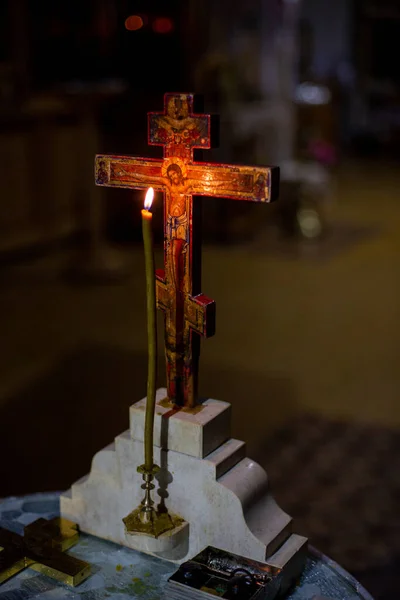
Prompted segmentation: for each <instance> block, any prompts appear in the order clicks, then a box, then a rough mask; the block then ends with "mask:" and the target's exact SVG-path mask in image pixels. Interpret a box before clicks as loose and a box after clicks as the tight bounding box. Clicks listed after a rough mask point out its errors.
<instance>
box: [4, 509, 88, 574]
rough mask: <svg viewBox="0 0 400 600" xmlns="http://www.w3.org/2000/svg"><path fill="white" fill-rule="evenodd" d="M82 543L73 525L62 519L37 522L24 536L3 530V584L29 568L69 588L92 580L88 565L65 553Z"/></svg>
mask: <svg viewBox="0 0 400 600" xmlns="http://www.w3.org/2000/svg"><path fill="white" fill-rule="evenodd" d="M78 541H79V534H78V530H77V527H76V525H75V524H74V523H71V522H70V521H68V520H66V519H62V518H60V517H55V518H54V519H51V520H50V521H46V520H45V519H38V520H37V521H34V522H33V523H31V524H30V525H27V526H26V527H25V529H24V536H21V535H18V534H17V533H14V532H13V531H9V530H8V529H3V528H2V527H1V528H0V550H1V551H0V583H3V582H5V581H7V580H8V579H9V578H10V577H12V576H13V575H16V574H17V573H19V572H20V571H22V570H23V569H26V568H27V567H30V568H31V569H34V570H35V571H38V572H39V573H43V574H44V575H48V576H49V577H52V578H53V579H56V580H57V581H60V582H63V583H67V584H68V585H73V586H75V585H78V584H79V583H82V581H84V580H85V579H86V578H87V577H89V575H90V572H91V569H90V565H89V563H87V562H85V561H83V560H79V559H78V558H75V557H73V556H68V555H67V554H64V552H65V551H66V550H68V549H69V548H71V546H74V545H75V544H76V543H77V542H78Z"/></svg>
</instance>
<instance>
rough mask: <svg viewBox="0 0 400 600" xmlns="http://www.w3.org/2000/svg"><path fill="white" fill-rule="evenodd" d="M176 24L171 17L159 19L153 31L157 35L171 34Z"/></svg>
mask: <svg viewBox="0 0 400 600" xmlns="http://www.w3.org/2000/svg"><path fill="white" fill-rule="evenodd" d="M173 29H174V22H173V20H172V19H170V18H169V17H157V19H155V21H154V22H153V31H155V32H156V33H171V31H172V30H173Z"/></svg>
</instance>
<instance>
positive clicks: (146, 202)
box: [144, 187, 154, 210]
mask: <svg viewBox="0 0 400 600" xmlns="http://www.w3.org/2000/svg"><path fill="white" fill-rule="evenodd" d="M153 198H154V190H153V188H152V187H151V188H149V189H148V190H147V193H146V198H145V199H144V207H145V209H146V210H149V209H150V208H151V205H152V204H153Z"/></svg>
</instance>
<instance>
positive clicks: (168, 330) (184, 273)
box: [96, 94, 279, 408]
mask: <svg viewBox="0 0 400 600" xmlns="http://www.w3.org/2000/svg"><path fill="white" fill-rule="evenodd" d="M196 101H197V98H196V99H195V97H194V95H193V94H165V96H164V112H162V113H160V112H157V113H149V115H148V142H149V144H151V145H154V146H163V148H164V158H163V159H147V158H135V157H132V156H110V155H98V156H96V183H97V185H102V186H110V187H121V188H128V189H136V190H137V189H139V190H145V189H147V188H148V187H153V188H154V189H155V190H156V191H160V192H163V194H164V270H157V306H158V308H160V309H161V310H163V311H164V314H165V352H166V363H167V391H168V399H169V400H170V401H171V402H172V403H173V404H176V405H178V406H185V407H188V408H193V407H194V406H195V405H196V401H197V375H198V363H199V354H200V336H204V337H210V336H212V335H213V334H214V332H215V303H214V301H213V300H211V299H210V298H208V297H207V296H205V295H204V294H202V293H201V240H200V232H199V221H200V207H199V203H198V201H195V202H193V197H194V196H210V197H223V198H231V199H232V200H247V201H251V202H271V201H273V200H275V199H277V196H278V188H279V169H278V168H276V167H272V168H271V167H248V166H240V165H226V164H212V163H205V162H195V161H194V155H193V152H194V150H196V149H197V150H198V149H209V148H211V147H213V146H214V145H215V141H216V140H215V136H216V133H217V132H216V131H215V119H214V118H212V117H211V116H210V115H204V114H197V113H196V112H194V111H195V110H196V109H197V110H199V108H198V106H195V102H196Z"/></svg>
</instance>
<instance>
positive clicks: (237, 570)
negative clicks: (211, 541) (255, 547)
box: [165, 546, 283, 600]
mask: <svg viewBox="0 0 400 600" xmlns="http://www.w3.org/2000/svg"><path fill="white" fill-rule="evenodd" d="M282 582H283V569H278V568H276V567H274V566H272V565H269V564H267V563H260V562H258V561H255V560H251V559H248V558H245V557H242V556H237V555H235V554H232V553H230V552H225V551H224V550H220V549H218V548H213V547H211V546H209V547H208V548H205V550H203V551H202V552H201V553H200V554H198V555H197V556H195V557H194V558H193V559H192V560H190V561H188V562H185V563H183V565H181V566H180V567H179V569H178V571H177V572H176V573H174V575H172V577H170V578H169V580H168V583H167V586H166V588H165V598H166V600H185V599H186V598H187V599H189V598H193V599H194V600H206V599H207V598H211V597H215V596H216V597H220V598H225V599H226V600H239V599H240V600H273V598H276V597H277V596H278V594H279V592H280V591H281V583H282Z"/></svg>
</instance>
